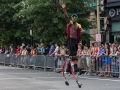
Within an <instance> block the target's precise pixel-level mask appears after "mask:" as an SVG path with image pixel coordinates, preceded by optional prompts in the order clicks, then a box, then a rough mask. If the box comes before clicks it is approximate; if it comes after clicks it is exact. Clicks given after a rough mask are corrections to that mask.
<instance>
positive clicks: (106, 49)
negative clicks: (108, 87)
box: [0, 42, 120, 77]
mask: <svg viewBox="0 0 120 90" xmlns="http://www.w3.org/2000/svg"><path fill="white" fill-rule="evenodd" d="M0 53H1V54H10V55H12V54H14V55H32V56H36V55H49V56H54V57H55V67H56V68H62V65H63V62H64V60H65V57H67V56H69V49H68V48H67V47H66V46H65V45H64V44H63V45H58V44H53V43H52V42H50V46H49V47H45V46H44V45H43V44H40V46H38V47H32V46H31V47H29V46H17V49H14V48H13V45H10V47H9V48H3V47H1V49H0ZM76 57H77V58H78V62H77V64H78V67H82V68H84V70H86V72H87V74H89V73H90V71H92V72H93V73H96V74H97V75H98V74H99V75H100V76H106V77H119V62H120V45H117V44H115V43H113V44H110V43H102V44H101V45H99V46H98V44H97V43H96V42H95V43H92V44H91V45H90V46H88V45H86V44H85V45H82V44H78V50H77V55H76Z"/></svg>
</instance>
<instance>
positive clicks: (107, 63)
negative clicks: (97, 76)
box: [96, 55, 120, 78]
mask: <svg viewBox="0 0 120 90" xmlns="http://www.w3.org/2000/svg"><path fill="white" fill-rule="evenodd" d="M96 62H97V63H96V72H99V73H102V75H104V76H105V75H107V74H108V73H109V74H110V76H112V77H113V76H115V77H119V78H120V58H119V57H115V56H114V57H109V56H104V55H103V56H100V57H99V58H98V59H97V60H96ZM106 67H107V68H106ZM108 67H109V70H108Z"/></svg>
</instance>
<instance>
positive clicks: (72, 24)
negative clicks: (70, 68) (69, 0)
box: [61, 3, 84, 70]
mask: <svg viewBox="0 0 120 90" xmlns="http://www.w3.org/2000/svg"><path fill="white" fill-rule="evenodd" d="M61 6H62V8H63V11H64V15H65V20H66V23H67V27H66V33H67V39H68V41H67V42H68V45H67V47H68V49H69V51H70V53H69V56H70V58H71V59H72V61H73V62H74V61H76V60H77V58H76V55H77V50H78V43H79V42H80V40H81V38H80V35H81V33H83V32H84V30H83V29H82V27H81V25H80V24H78V23H77V18H78V16H77V15H76V14H73V15H72V16H71V20H70V19H69V16H68V14H67V11H66V5H65V4H63V3H62V4H61ZM76 67H77V64H76V63H75V64H74V68H76ZM74 70H75V69H74Z"/></svg>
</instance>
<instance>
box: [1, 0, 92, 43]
mask: <svg viewBox="0 0 120 90" xmlns="http://www.w3.org/2000/svg"><path fill="white" fill-rule="evenodd" d="M7 1H8V2H7ZM58 1H59V0H1V1H0V4H1V6H0V18H1V20H0V28H1V29H0V32H1V33H0V38H1V39H2V40H1V42H2V43H4V44H9V43H14V44H15V43H16V44H20V43H22V42H23V41H24V42H26V43H29V40H30V35H29V30H30V28H32V29H33V39H34V42H37V43H39V41H40V40H41V39H42V41H43V42H44V43H45V44H47V43H49V42H50V41H53V42H55V43H62V42H64V41H65V38H64V34H65V29H66V22H65V17H64V14H63V10H62V8H61V6H60V3H59V2H58ZM85 1H88V0H75V1H74V0H66V1H65V4H66V5H67V11H68V14H69V16H71V14H72V13H79V12H82V13H85V12H86V11H87V10H88V7H86V6H84V2H85ZM3 8H4V10H3ZM78 22H79V23H80V24H81V25H82V27H83V28H85V29H86V30H87V29H88V28H89V27H90V25H91V23H90V22H89V21H88V20H87V17H82V16H81V15H79V19H78ZM85 37H87V38H85ZM82 38H84V39H85V40H90V36H89V35H87V36H85V35H82Z"/></svg>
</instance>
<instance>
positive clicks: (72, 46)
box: [67, 38, 78, 56]
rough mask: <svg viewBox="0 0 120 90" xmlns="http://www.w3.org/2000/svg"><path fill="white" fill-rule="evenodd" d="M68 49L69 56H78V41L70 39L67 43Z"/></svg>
mask: <svg viewBox="0 0 120 90" xmlns="http://www.w3.org/2000/svg"><path fill="white" fill-rule="evenodd" d="M67 48H68V49H69V56H76V55H77V50H78V40H77V39H73V38H69V39H68V41H67Z"/></svg>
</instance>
